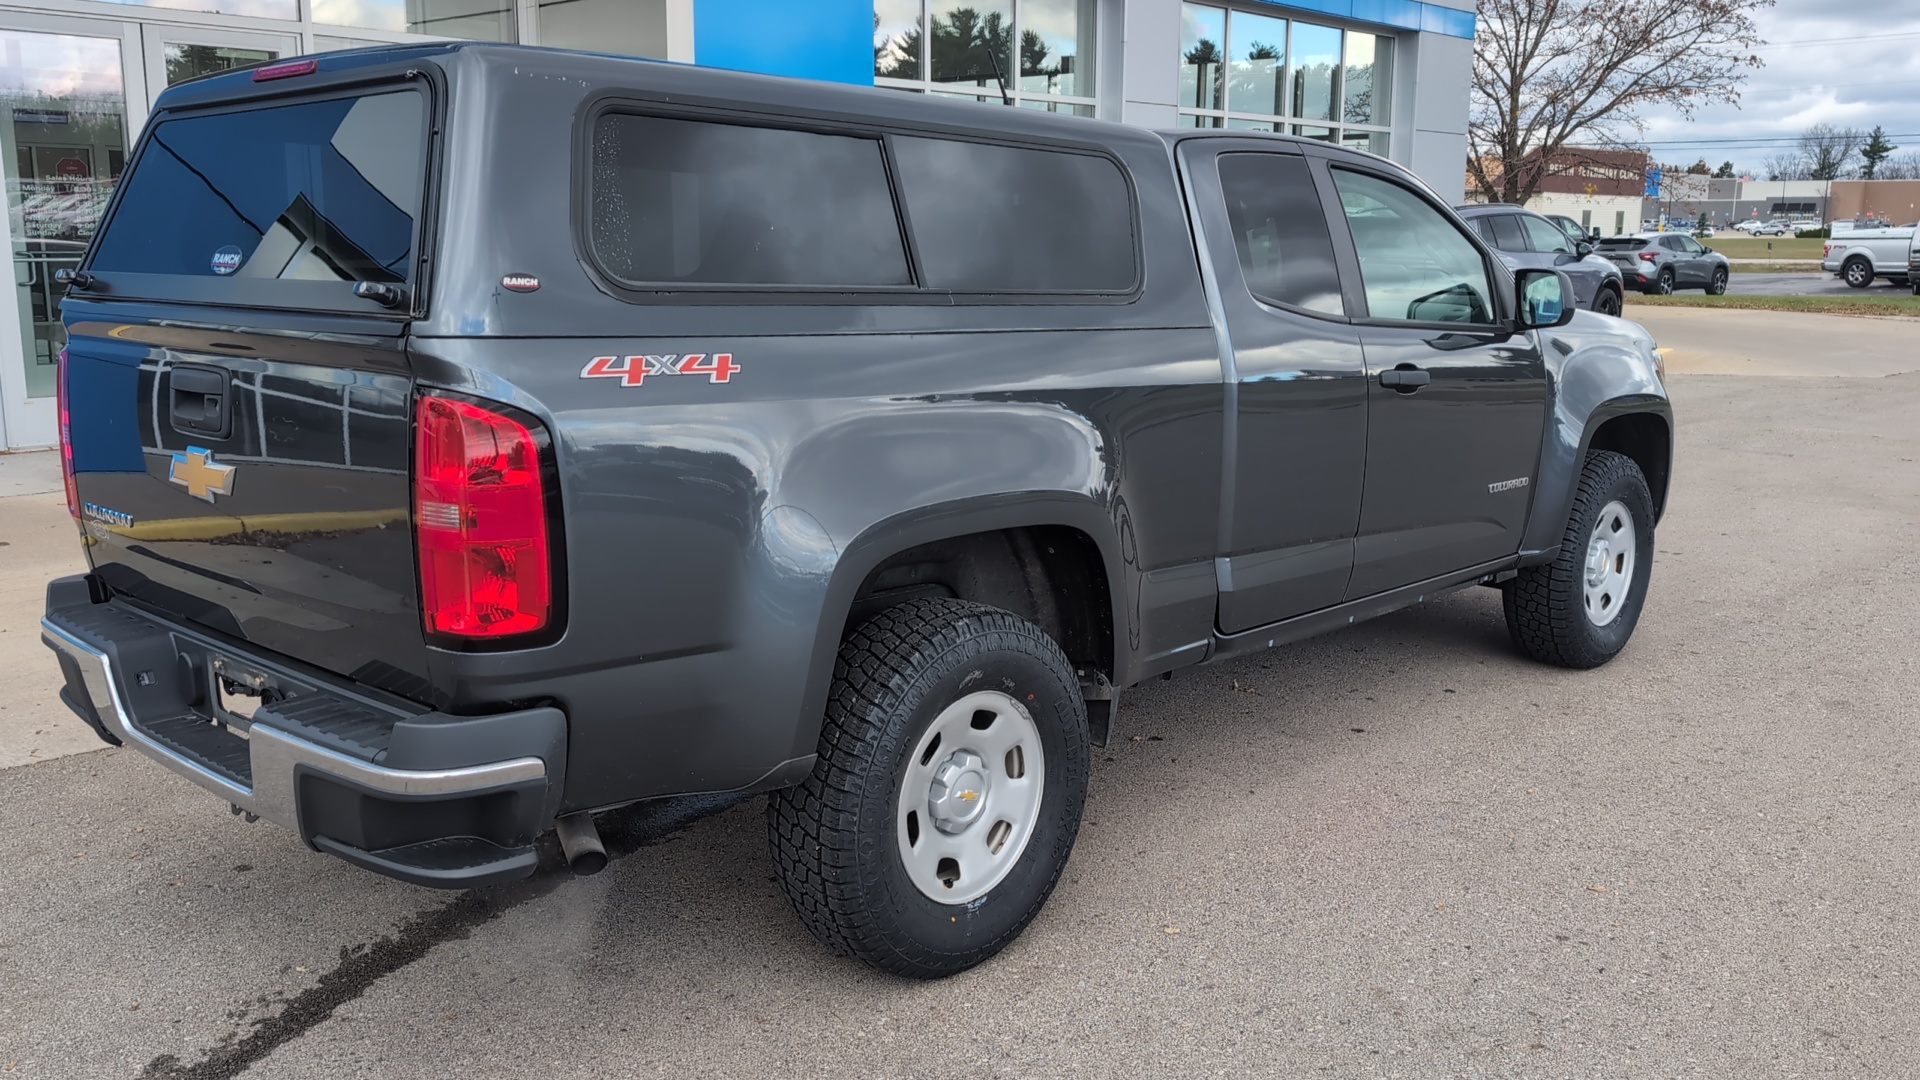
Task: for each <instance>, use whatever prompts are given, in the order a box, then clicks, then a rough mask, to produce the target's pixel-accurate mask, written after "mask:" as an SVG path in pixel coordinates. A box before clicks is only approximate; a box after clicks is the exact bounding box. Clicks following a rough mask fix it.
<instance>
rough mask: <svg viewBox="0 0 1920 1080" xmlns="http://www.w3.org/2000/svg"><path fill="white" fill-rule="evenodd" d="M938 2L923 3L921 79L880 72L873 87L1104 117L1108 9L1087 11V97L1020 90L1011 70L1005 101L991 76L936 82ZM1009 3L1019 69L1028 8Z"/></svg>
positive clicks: (926, 0)
mask: <svg viewBox="0 0 1920 1080" xmlns="http://www.w3.org/2000/svg"><path fill="white" fill-rule="evenodd" d="M935 2H936V0H919V3H920V21H919V26H920V56H919V57H918V60H919V65H920V78H918V79H898V78H894V77H892V76H890V75H881V74H880V73H879V71H877V70H876V71H875V72H874V75H873V85H875V86H878V87H880V88H882V89H886V90H906V91H911V92H914V93H921V94H929V95H931V96H934V97H944V98H955V99H959V100H963V101H964V100H969V99H971V100H973V101H978V102H982V103H986V104H993V105H1002V104H1006V103H1007V101H1009V100H1011V102H1012V104H1013V105H1014V106H1016V107H1018V108H1026V109H1044V110H1046V111H1048V112H1064V113H1070V114H1072V115H1075V116H1099V115H1100V102H1099V98H1098V95H1099V90H1100V73H1101V70H1102V69H1103V68H1104V67H1105V66H1106V65H1105V64H1103V63H1101V62H1100V61H1101V60H1102V59H1103V58H1102V57H1101V56H1099V55H1098V52H1099V45H1100V26H1099V14H1098V12H1099V9H1100V8H1102V7H1104V6H1105V5H1088V9H1087V10H1088V12H1089V13H1090V14H1092V15H1093V18H1094V20H1095V22H1094V25H1093V26H1092V27H1090V28H1088V29H1086V30H1084V31H1082V37H1083V38H1084V39H1085V40H1088V41H1090V42H1092V43H1093V46H1094V50H1095V56H1094V64H1093V77H1092V78H1091V79H1089V80H1088V82H1090V83H1091V84H1092V85H1091V86H1088V87H1085V88H1084V89H1085V90H1086V91H1087V92H1086V93H1085V94H1044V93H1036V92H1034V91H1030V90H1022V89H1020V74H1019V72H1018V71H1017V70H1007V71H1005V72H1003V74H1004V75H1005V76H1006V80H1007V86H1006V92H1005V97H1002V95H1001V89H1000V84H999V83H998V82H997V81H995V80H994V78H993V76H992V75H991V74H990V73H989V74H988V75H986V76H984V77H982V78H980V79H979V80H978V81H977V82H973V83H965V82H937V81H935V80H934V78H933V60H932V49H933V34H932V25H933V24H932V12H931V10H930V9H931V8H932V7H933V5H934V3H935ZM1005 2H1006V3H1007V5H1008V6H1009V7H1010V8H1012V9H1013V27H1012V29H1011V31H1009V33H1010V34H1011V35H1012V39H1013V41H1014V44H1015V49H1014V51H1015V53H1016V61H1015V63H1016V67H1017V54H1018V52H1019V42H1020V40H1021V34H1022V33H1023V32H1025V30H1026V29H1027V26H1026V23H1025V20H1024V13H1025V9H1026V6H1027V5H1026V2H1025V0H1005Z"/></svg>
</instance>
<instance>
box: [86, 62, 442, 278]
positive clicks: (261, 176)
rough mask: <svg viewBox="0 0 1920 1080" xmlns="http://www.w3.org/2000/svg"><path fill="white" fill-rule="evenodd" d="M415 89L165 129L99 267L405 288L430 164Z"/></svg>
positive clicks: (200, 119) (110, 232)
mask: <svg viewBox="0 0 1920 1080" xmlns="http://www.w3.org/2000/svg"><path fill="white" fill-rule="evenodd" d="M425 108H426V102H425V99H424V98H423V97H422V95H421V94H419V93H417V92H414V91H411V90H405V91H398V92H390V93H381V94H372V95H367V96H364V97H342V98H332V99H327V100H321V101H308V102H302V103H299V104H293V105H278V106H271V107H267V108H254V109H244V110H237V111H230V112H220V113H212V114H203V115H196V116H185V117H181V118H179V119H173V120H164V121H162V122H161V123H160V124H158V125H157V126H155V127H154V129H153V132H152V134H151V135H150V136H149V137H148V139H147V142H146V145H145V148H144V149H143V150H142V152H141V154H140V157H139V160H138V161H137V162H136V163H135V165H134V168H133V171H132V172H131V174H129V176H128V177H127V179H126V181H125V190H124V192H123V194H122V195H121V201H120V204H119V206H118V207H117V208H116V209H115V210H114V214H113V218H112V220H111V221H109V222H108V223H107V227H106V229H105V230H104V231H103V232H102V233H101V235H100V238H99V241H98V244H97V246H96V249H95V252H94V256H93V260H92V262H91V264H90V266H89V269H91V270H93V271H95V272H97V273H106V274H113V273H130V274H151V275H168V276H174V277H191V278H203V279H209V280H208V281H206V282H205V283H204V284H205V285H207V286H211V287H212V288H211V290H210V291H212V292H215V293H217V292H218V291H219V288H220V287H221V286H220V284H219V283H218V279H223V278H224V279H231V280H232V281H233V282H235V283H236V284H235V285H234V286H231V288H239V287H241V286H240V285H239V284H238V283H241V282H249V281H251V282H261V281H285V282H292V281H300V282H360V281H373V282H405V281H407V280H408V279H409V278H410V277H411V276H412V266H413V246H414V234H415V229H414V222H415V218H416V217H417V215H418V213H419V207H420V198H421V182H422V176H423V173H424V163H425V139H426V135H425V126H424V110H425Z"/></svg>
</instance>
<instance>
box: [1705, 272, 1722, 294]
mask: <svg viewBox="0 0 1920 1080" xmlns="http://www.w3.org/2000/svg"><path fill="white" fill-rule="evenodd" d="M1726 294H1727V268H1726V267H1724V266H1718V267H1715V268H1714V271H1713V279H1712V280H1711V281H1708V282H1707V295H1709V296H1725V295H1726Z"/></svg>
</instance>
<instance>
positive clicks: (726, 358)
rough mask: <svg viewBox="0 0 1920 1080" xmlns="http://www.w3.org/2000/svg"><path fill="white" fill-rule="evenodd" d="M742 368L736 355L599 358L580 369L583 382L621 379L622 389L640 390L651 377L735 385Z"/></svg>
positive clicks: (698, 354)
mask: <svg viewBox="0 0 1920 1080" xmlns="http://www.w3.org/2000/svg"><path fill="white" fill-rule="evenodd" d="M739 370H740V365H738V364H736V363H734V362H733V354H732V353H713V354H712V355H708V354H707V353H687V354H686V355H684V356H679V355H674V354H668V355H665V356H642V355H635V356H596V357H594V358H593V359H591V360H589V361H587V366H586V367H583V368H581V369H580V377H581V378H583V379H619V380H620V385H621V386H640V385H642V384H644V383H645V382H646V380H647V376H649V375H705V376H706V377H707V381H708V382H716V383H723V382H731V381H733V376H734V373H735V372H738V371H739Z"/></svg>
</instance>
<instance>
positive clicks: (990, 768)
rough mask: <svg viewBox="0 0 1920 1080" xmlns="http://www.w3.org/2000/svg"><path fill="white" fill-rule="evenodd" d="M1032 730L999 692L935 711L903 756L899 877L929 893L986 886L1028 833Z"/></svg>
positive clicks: (1027, 717)
mask: <svg viewBox="0 0 1920 1080" xmlns="http://www.w3.org/2000/svg"><path fill="white" fill-rule="evenodd" d="M1042 755H1043V751H1042V750H1041V748H1040V728H1039V726H1038V725H1036V724H1035V723H1034V722H1033V716H1032V714H1030V713H1028V712H1027V709H1026V706H1024V705H1022V704H1021V703H1020V702H1018V701H1015V700H1014V699H1013V698H1012V697H1011V696H1009V695H1007V694H1003V693H1001V692H1000V691H998V690H982V691H980V692H978V693H973V694H968V695H967V696H966V697H963V698H961V699H960V700H958V701H956V702H954V703H953V704H951V705H949V706H947V707H946V708H945V709H943V710H941V713H940V715H939V716H936V717H934V718H933V723H932V724H931V725H930V726H929V727H928V728H927V731H926V734H924V735H922V736H921V737H920V744H919V745H918V746H916V747H914V749H913V756H912V757H910V758H908V759H907V775H906V778H905V779H904V780H903V781H902V782H901V784H900V805H899V806H898V807H897V808H896V810H895V813H894V835H895V838H896V840H897V842H898V844H899V846H900V861H901V862H902V863H904V864H905V865H906V868H907V877H908V878H910V879H911V880H912V881H913V884H914V887H915V888H917V889H919V890H920V891H921V892H922V893H923V894H925V895H926V896H927V897H928V898H929V899H932V900H936V901H938V902H940V903H942V904H964V903H966V902H968V901H969V900H976V899H978V898H980V897H982V896H985V895H986V894H987V893H988V892H990V891H992V889H993V887H994V886H995V885H998V884H1000V882H1001V880H1002V879H1003V878H1005V877H1006V876H1007V872H1008V871H1010V870H1012V869H1013V867H1014V864H1015V863H1017V862H1019V861H1020V853H1021V852H1023V851H1025V850H1026V849H1027V841H1028V840H1029V839H1031V838H1032V837H1033V826H1034V823H1035V822H1036V821H1037V820H1039V817H1040V799H1041V796H1042V795H1043V794H1044V790H1043V789H1044V786H1045V781H1046V775H1047V769H1046V759H1045V758H1044V757H1043V756H1042Z"/></svg>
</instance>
